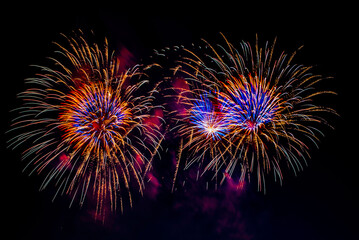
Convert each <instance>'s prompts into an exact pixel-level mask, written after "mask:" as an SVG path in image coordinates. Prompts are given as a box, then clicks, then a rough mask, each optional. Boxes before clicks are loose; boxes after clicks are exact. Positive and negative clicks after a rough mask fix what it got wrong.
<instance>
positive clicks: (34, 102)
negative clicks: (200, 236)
mask: <svg viewBox="0 0 359 240" xmlns="http://www.w3.org/2000/svg"><path fill="white" fill-rule="evenodd" d="M66 39H67V44H68V46H69V47H64V46H63V45H60V44H58V43H56V45H57V46H58V47H59V49H60V50H59V51H57V53H59V54H60V58H58V59H55V58H51V59H52V60H53V61H54V62H55V65H56V68H54V69H51V68H48V67H39V68H40V70H41V74H38V75H37V76H36V77H35V78H31V79H28V80H27V81H28V83H29V84H31V85H32V86H33V87H32V88H29V89H27V90H26V91H24V92H23V93H21V94H20V95H19V97H20V98H22V99H23V100H24V104H23V106H22V107H20V108H19V109H18V110H19V113H20V115H19V117H18V118H16V119H14V124H13V129H12V131H14V130H21V131H22V132H21V133H19V134H18V135H17V136H15V137H14V138H12V139H11V140H10V146H12V147H14V148H16V147H18V146H19V145H25V144H31V147H29V148H28V149H26V150H25V151H24V154H23V158H26V159H27V158H31V161H30V163H32V164H30V163H29V164H28V166H29V165H33V166H34V169H33V170H32V172H34V171H36V172H37V173H40V172H47V175H46V178H45V180H44V182H43V184H42V186H41V189H43V188H45V187H46V186H47V185H48V184H49V183H50V182H54V183H55V185H56V186H57V187H58V191H57V193H56V195H57V194H58V193H66V194H69V195H72V196H73V199H75V198H76V197H79V199H80V204H81V205H82V204H83V202H84V200H85V197H86V195H87V194H88V192H93V194H94V196H95V198H96V200H97V211H98V212H102V210H103V209H102V206H103V203H104V202H110V203H111V209H115V208H116V204H117V199H118V197H119V198H120V203H121V210H123V204H122V197H123V196H122V193H121V189H122V188H125V189H126V190H127V192H128V198H129V203H130V205H131V206H132V197H131V188H135V189H137V190H138V191H139V192H140V193H142V191H143V187H144V182H143V179H144V177H145V173H146V172H147V170H148V169H150V167H151V163H152V159H153V157H154V155H155V154H156V152H157V149H158V147H159V144H160V142H161V140H160V139H161V138H162V137H161V134H160V132H159V129H158V128H156V125H154V124H150V123H149V122H148V121H147V120H148V119H149V118H153V116H151V111H152V110H153V109H154V108H155V106H154V105H153V99H154V97H153V93H154V92H155V91H156V89H155V88H153V89H152V90H150V91H147V93H146V94H147V95H146V96H143V95H141V94H140V92H139V91H142V90H141V89H143V87H144V86H145V85H146V84H148V81H147V80H143V79H142V78H143V76H144V74H143V72H142V71H141V66H135V67H133V68H130V69H128V70H127V71H121V70H120V65H119V64H120V63H119V61H118V58H117V57H116V56H115V55H114V54H113V53H111V52H110V51H109V49H108V43H107V40H105V43H104V46H103V48H102V47H100V46H98V45H97V44H89V43H88V42H87V41H86V40H85V38H84V37H83V34H82V33H80V35H77V36H76V37H74V38H66ZM32 172H31V173H32ZM131 179H133V180H134V181H133V180H132V181H131ZM89 190H90V191H89Z"/></svg>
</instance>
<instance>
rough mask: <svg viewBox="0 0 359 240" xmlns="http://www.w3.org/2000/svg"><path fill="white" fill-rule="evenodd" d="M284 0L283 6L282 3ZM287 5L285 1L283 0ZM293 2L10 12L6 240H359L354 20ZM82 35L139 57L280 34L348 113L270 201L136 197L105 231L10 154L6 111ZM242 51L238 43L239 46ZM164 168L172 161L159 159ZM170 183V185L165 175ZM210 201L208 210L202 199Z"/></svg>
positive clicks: (14, 8) (225, 196) (213, 195)
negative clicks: (69, 40)
mask: <svg viewBox="0 0 359 240" xmlns="http://www.w3.org/2000/svg"><path fill="white" fill-rule="evenodd" d="M282 2H283V1H282ZM283 3H285V2H283ZM334 3H336V2H335V1H329V2H327V3H326V4H323V5H321V4H316V5H313V4H307V3H303V2H293V3H292V2H291V4H290V5H281V4H266V5H262V4H260V3H253V4H248V3H242V2H225V1H217V2H214V1H208V3H206V4H203V3H196V2H194V1H193V2H190V3H185V2H180V1H178V2H162V3H161V4H154V3H146V4H145V5H142V4H141V3H138V2H134V3H133V4H128V3H126V4H124V3H121V2H120V1H119V2H117V3H116V4H108V3H104V2H91V1H90V2H87V3H86V4H84V5H77V6H74V4H69V3H64V2H47V3H45V4H41V5H40V4H33V3H31V4H30V3H27V4H25V5H24V4H22V3H21V5H20V4H19V6H18V5H17V3H11V4H7V5H6V6H3V7H2V17H1V25H2V28H1V36H2V37H1V38H2V41H3V43H2V51H1V53H2V54H1V56H2V64H1V70H2V77H1V80H2V83H1V86H2V88H1V89H2V93H1V98H2V101H1V103H2V124H1V132H2V139H1V149H2V151H3V153H2V155H1V156H2V157H1V162H2V164H1V175H2V181H1V182H2V188H1V198H2V200H3V201H2V202H3V203H2V209H3V213H2V217H3V222H4V223H5V224H2V228H3V229H4V230H5V232H3V234H4V236H9V238H10V239H253V240H258V239H276V240H282V239H283V240H284V239H298V240H299V239H323V240H324V239H325V240H331V239H333V240H334V239H335V240H337V239H358V236H359V235H358V230H357V228H358V223H359V222H358V209H359V208H358V200H359V199H358V197H357V195H358V181H357V171H358V156H357V154H356V153H357V146H358V145H357V144H358V140H357V138H356V137H357V136H358V135H357V112H356V110H357V109H358V100H357V91H356V89H357V83H358V67H357V63H358V57H357V56H358V43H357V40H358V39H357V37H356V35H357V28H358V27H357V23H356V22H357V17H356V13H355V12H354V11H353V9H354V8H355V7H354V6H351V5H345V4H341V5H336V4H334ZM77 28H82V29H85V30H90V29H92V30H94V31H95V32H96V35H98V36H107V37H108V39H109V41H110V42H111V43H112V44H114V45H113V46H114V47H116V45H117V44H118V46H125V47H126V48H127V49H128V50H129V51H130V52H131V53H132V54H133V55H134V57H135V58H136V59H137V60H138V61H141V60H142V58H143V57H145V56H149V55H151V54H152V49H160V48H163V47H167V46H174V45H181V44H182V45H185V46H186V45H190V44H191V43H192V42H198V41H199V39H200V38H205V39H207V40H209V41H211V40H213V41H215V40H216V39H218V36H219V34H218V32H223V33H225V34H226V36H227V37H228V38H229V39H230V40H231V42H232V43H234V44H235V45H236V42H237V43H239V41H240V40H246V41H250V42H252V43H254V40H255V34H258V36H259V38H260V39H263V41H264V40H270V41H272V40H273V39H274V37H276V36H277V37H278V41H277V47H278V50H286V51H289V52H291V51H294V50H296V49H297V48H298V47H299V46H301V45H304V48H303V49H302V50H301V51H300V52H299V53H298V55H297V58H296V62H298V63H303V64H305V65H315V66H316V68H315V72H316V73H321V74H323V75H325V76H333V77H334V80H331V81H330V82H329V83H328V84H327V85H326V87H327V88H329V89H331V90H334V91H336V92H337V93H338V96H334V97H332V98H330V99H329V100H328V104H329V105H330V106H331V107H333V108H335V109H336V110H337V111H338V113H339V114H340V117H333V119H332V120H331V122H332V123H333V124H334V125H335V128H336V129H335V130H330V129H326V130H325V135H326V137H325V138H322V140H321V143H320V149H319V150H318V149H315V148H313V150H312V158H311V159H310V160H309V166H308V167H306V168H305V170H304V171H303V172H301V173H299V174H298V176H296V177H294V176H292V174H288V175H287V176H286V179H284V183H283V186H279V184H273V185H270V186H269V187H268V189H267V193H266V194H265V195H264V194H263V193H260V192H259V193H258V192H257V190H256V186H254V185H253V186H249V187H248V188H246V190H245V191H243V192H242V193H240V194H239V193H235V192H231V191H226V186H224V187H223V189H222V190H219V191H217V192H214V191H208V192H206V191H202V190H199V189H196V188H195V187H194V188H191V189H189V190H188V191H187V192H186V193H182V194H181V193H175V194H170V193H167V192H166V191H165V190H162V191H161V190H160V193H159V194H158V195H157V196H156V197H155V198H154V199H153V198H152V199H148V198H144V199H142V200H141V199H139V200H138V201H136V202H135V206H134V208H133V209H128V208H127V209H125V213H124V214H123V215H121V214H120V213H118V214H117V215H111V216H110V217H109V220H107V221H106V222H105V223H104V224H103V223H101V222H99V221H95V220H93V219H92V218H91V214H90V213H89V212H88V211H87V210H86V206H85V207H83V208H79V207H78V206H73V207H71V208H68V205H69V199H67V198H66V197H59V198H57V199H56V200H55V201H54V202H51V199H52V193H51V190H45V191H41V192H39V191H38V188H39V186H40V184H41V176H35V175H34V176H30V177H29V176H27V174H23V173H22V169H23V167H24V166H25V163H23V162H20V153H19V152H16V151H15V152H13V151H10V150H6V149H5V145H6V143H5V141H6V138H7V136H5V135H4V134H3V133H4V132H5V131H6V130H7V129H8V128H9V122H10V114H9V113H8V112H9V111H10V109H13V108H15V107H16V106H17V102H16V94H17V93H18V92H20V91H22V90H24V85H23V79H24V78H27V77H32V76H33V74H34V73H35V69H34V68H31V67H29V65H31V64H38V65H46V64H47V63H48V60H46V58H45V57H47V56H50V55H51V54H52V51H53V50H54V46H53V45H52V41H56V40H58V39H59V33H70V32H71V31H72V30H74V29H77ZM237 46H238V45H237ZM162 161H166V159H163V160H162ZM163 181H166V179H164V180H163ZM209 202H210V203H211V204H210V205H209V206H208V205H204V204H205V203H209Z"/></svg>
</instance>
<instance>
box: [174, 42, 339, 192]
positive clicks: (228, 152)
mask: <svg viewBox="0 0 359 240" xmlns="http://www.w3.org/2000/svg"><path fill="white" fill-rule="evenodd" d="M223 38H224V40H225V43H226V44H225V45H224V46H221V45H216V47H214V46H212V45H210V44H209V43H208V42H206V41H204V43H205V47H202V48H200V51H199V53H196V51H193V50H188V49H185V51H186V52H187V55H185V56H182V57H181V60H180V61H178V65H177V66H176V67H175V68H174V72H175V74H184V75H185V81H186V83H187V88H175V87H174V90H175V91H177V93H178V94H177V95H176V97H177V99H178V102H180V103H181V105H182V106H183V109H181V110H179V111H177V112H176V115H175V117H174V118H175V119H176V120H177V121H178V123H179V124H178V133H179V135H180V136H181V137H182V138H183V139H184V144H183V147H182V148H181V149H180V151H186V152H187V153H188V156H189V158H190V160H186V162H185V168H188V167H189V166H190V165H191V164H193V163H194V162H199V163H200V164H199V165H202V166H204V168H203V173H204V172H206V171H207V170H209V169H212V170H214V176H215V177H216V178H217V176H218V175H219V174H220V173H221V174H223V175H222V176H223V177H222V180H221V182H223V181H224V180H225V178H228V177H229V178H230V177H231V176H232V174H233V173H234V172H237V173H240V178H239V179H240V181H243V180H244V179H245V177H247V176H248V179H250V176H252V175H253V173H254V176H255V177H256V178H257V181H258V188H259V189H265V185H264V183H265V175H268V174H269V173H270V172H273V173H274V176H275V179H276V181H277V180H279V181H280V182H281V181H282V179H283V174H282V170H281V169H282V166H283V165H284V166H286V165H287V166H290V168H291V169H293V171H294V172H295V173H296V172H297V171H299V170H301V169H302V168H303V163H304V164H306V158H308V157H310V155H309V144H308V143H314V145H316V146H317V142H318V141H319V139H318V135H323V133H322V132H321V131H320V127H321V126H322V125H328V126H330V124H329V123H328V122H327V121H326V120H325V113H333V114H336V113H335V111H334V110H332V109H331V108H328V107H323V106H319V105H316V103H315V97H317V96H321V95H323V94H335V93H334V92H332V91H321V90H318V89H317V87H318V83H320V82H322V80H324V79H327V78H324V77H322V76H319V75H314V74H313V73H311V70H312V67H307V66H304V65H299V64H293V63H292V60H293V57H294V55H295V54H296V52H294V53H293V54H291V55H288V54H286V53H284V52H282V53H281V54H280V55H279V56H278V57H276V54H275V52H274V46H275V41H274V43H273V44H272V45H271V46H269V44H268V42H267V43H266V45H265V47H264V48H260V47H259V44H258V39H257V41H256V44H255V48H254V49H252V46H251V45H250V44H249V43H247V42H242V43H241V45H240V48H239V49H236V48H234V46H233V45H232V44H231V43H229V42H228V41H227V39H226V38H225V37H224V36H223ZM206 51H207V52H208V53H207V52H206ZM180 155H181V154H180ZM182 155H183V154H182ZM178 161H180V159H178ZM236 169H238V170H236Z"/></svg>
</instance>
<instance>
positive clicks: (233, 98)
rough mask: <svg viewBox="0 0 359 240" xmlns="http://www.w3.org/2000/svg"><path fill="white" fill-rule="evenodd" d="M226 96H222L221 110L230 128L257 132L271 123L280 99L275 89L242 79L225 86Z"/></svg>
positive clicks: (255, 80)
mask: <svg viewBox="0 0 359 240" xmlns="http://www.w3.org/2000/svg"><path fill="white" fill-rule="evenodd" d="M225 87H226V88H227V90H228V93H229V94H228V95H229V96H228V95H226V94H222V95H221V96H220V101H221V103H222V108H223V109H222V110H223V111H224V112H225V115H226V118H228V122H230V125H231V126H232V127H239V128H240V129H243V130H247V131H257V130H258V129H259V128H260V127H261V126H263V124H266V123H269V122H272V121H273V119H274V118H275V115H276V113H277V111H278V109H279V104H280V99H279V98H278V96H277V95H278V94H277V95H276V92H275V89H269V87H268V86H266V85H263V84H259V81H258V80H257V78H251V77H250V78H249V81H247V79H245V78H244V77H242V79H241V80H240V81H234V82H232V83H230V84H228V85H226V86H225Z"/></svg>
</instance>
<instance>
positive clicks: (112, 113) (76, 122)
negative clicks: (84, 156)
mask: <svg viewBox="0 0 359 240" xmlns="http://www.w3.org/2000/svg"><path fill="white" fill-rule="evenodd" d="M126 106H127V103H125V102H121V99H120V97H119V96H118V95H117V94H116V93H115V92H114V91H113V90H112V89H111V87H108V86H105V85H104V84H97V85H95V84H89V85H87V86H84V87H82V88H80V89H78V90H74V91H73V92H72V93H71V94H70V95H69V97H68V100H67V101H66V103H65V104H64V105H63V107H62V109H63V113H62V114H61V115H60V117H59V118H60V121H61V122H62V125H61V128H62V129H63V130H64V131H65V132H66V133H65V134H64V139H65V140H68V141H69V142H72V143H75V144H77V146H79V147H80V146H83V145H84V144H95V145H97V144H100V145H101V146H102V147H104V148H105V149H106V148H107V147H112V146H115V145H116V144H117V143H115V142H114V141H115V140H120V139H122V136H121V135H122V134H124V129H125V128H124V126H125V125H126V122H127V121H128V118H129V116H130V111H129V109H128V108H127V107H126Z"/></svg>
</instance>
